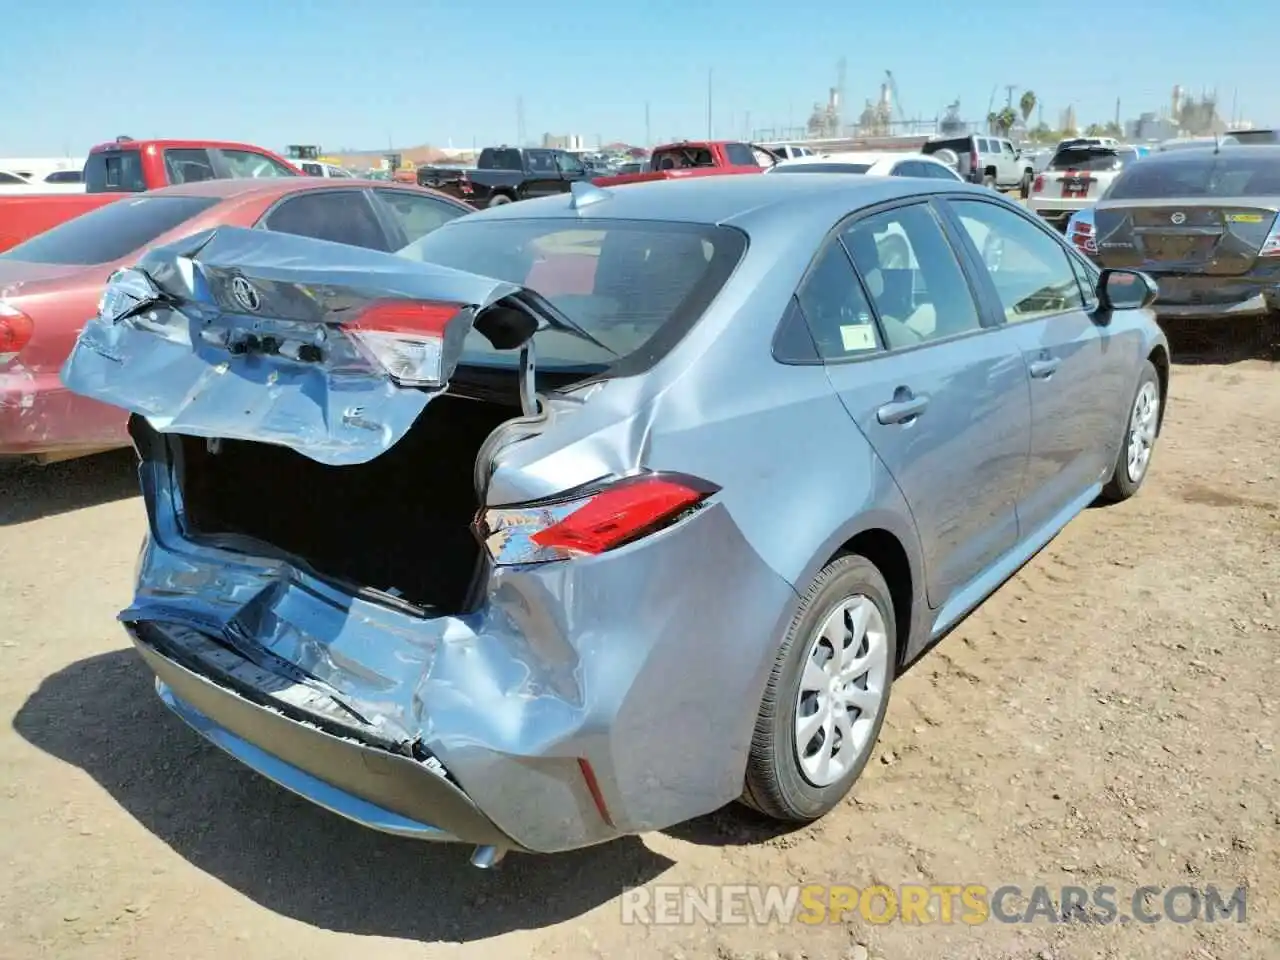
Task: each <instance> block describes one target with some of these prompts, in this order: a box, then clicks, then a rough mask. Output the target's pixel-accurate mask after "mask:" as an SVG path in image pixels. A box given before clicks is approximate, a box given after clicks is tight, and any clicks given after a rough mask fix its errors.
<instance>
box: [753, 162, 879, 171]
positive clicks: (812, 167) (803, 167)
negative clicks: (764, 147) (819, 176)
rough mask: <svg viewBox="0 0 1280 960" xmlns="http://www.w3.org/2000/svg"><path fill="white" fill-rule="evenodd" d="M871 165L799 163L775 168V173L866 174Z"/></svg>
mask: <svg viewBox="0 0 1280 960" xmlns="http://www.w3.org/2000/svg"><path fill="white" fill-rule="evenodd" d="M870 169H871V164H869V163H797V164H790V163H788V164H783V165H779V166H776V167H774V168H773V172H774V173H866V172H867V171H868V170H870Z"/></svg>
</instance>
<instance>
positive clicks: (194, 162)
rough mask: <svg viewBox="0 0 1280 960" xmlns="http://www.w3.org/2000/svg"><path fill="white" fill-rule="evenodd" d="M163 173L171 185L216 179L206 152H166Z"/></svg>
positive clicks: (175, 150)
mask: <svg viewBox="0 0 1280 960" xmlns="http://www.w3.org/2000/svg"><path fill="white" fill-rule="evenodd" d="M164 171H165V175H166V177H167V178H168V181H169V183H171V184H174V183H199V182H200V181H202V180H217V179H218V174H217V172H216V171H215V170H214V169H213V161H212V160H211V159H210V158H209V151H208V150H186V149H181V150H179V149H174V150H166V151H165V152H164Z"/></svg>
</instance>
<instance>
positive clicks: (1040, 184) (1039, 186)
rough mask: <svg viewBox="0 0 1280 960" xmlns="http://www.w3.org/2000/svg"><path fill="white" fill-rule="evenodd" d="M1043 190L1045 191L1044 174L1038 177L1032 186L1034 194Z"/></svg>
mask: <svg viewBox="0 0 1280 960" xmlns="http://www.w3.org/2000/svg"><path fill="white" fill-rule="evenodd" d="M1043 189H1044V174H1043V173H1042V174H1040V175H1039V176H1037V177H1036V182H1035V183H1033V184H1032V185H1031V190H1032V192H1034V193H1039V192H1040V191H1041V190H1043Z"/></svg>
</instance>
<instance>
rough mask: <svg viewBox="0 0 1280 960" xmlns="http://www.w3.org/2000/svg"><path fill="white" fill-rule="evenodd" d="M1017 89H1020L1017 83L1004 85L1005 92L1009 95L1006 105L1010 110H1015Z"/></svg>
mask: <svg viewBox="0 0 1280 960" xmlns="http://www.w3.org/2000/svg"><path fill="white" fill-rule="evenodd" d="M1017 89H1018V85H1017V84H1016V83H1006V84H1005V85H1004V90H1005V93H1006V94H1007V97H1006V99H1005V102H1004V105H1005V106H1006V107H1008V108H1009V109H1010V110H1012V109H1013V91H1015V90H1017Z"/></svg>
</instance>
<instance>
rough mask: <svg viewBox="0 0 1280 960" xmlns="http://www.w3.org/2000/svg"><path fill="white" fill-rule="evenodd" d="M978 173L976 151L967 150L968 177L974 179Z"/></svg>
mask: <svg viewBox="0 0 1280 960" xmlns="http://www.w3.org/2000/svg"><path fill="white" fill-rule="evenodd" d="M978 173H979V170H978V151H977V150H973V149H970V150H969V176H970V177H976V176H977V175H978Z"/></svg>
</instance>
